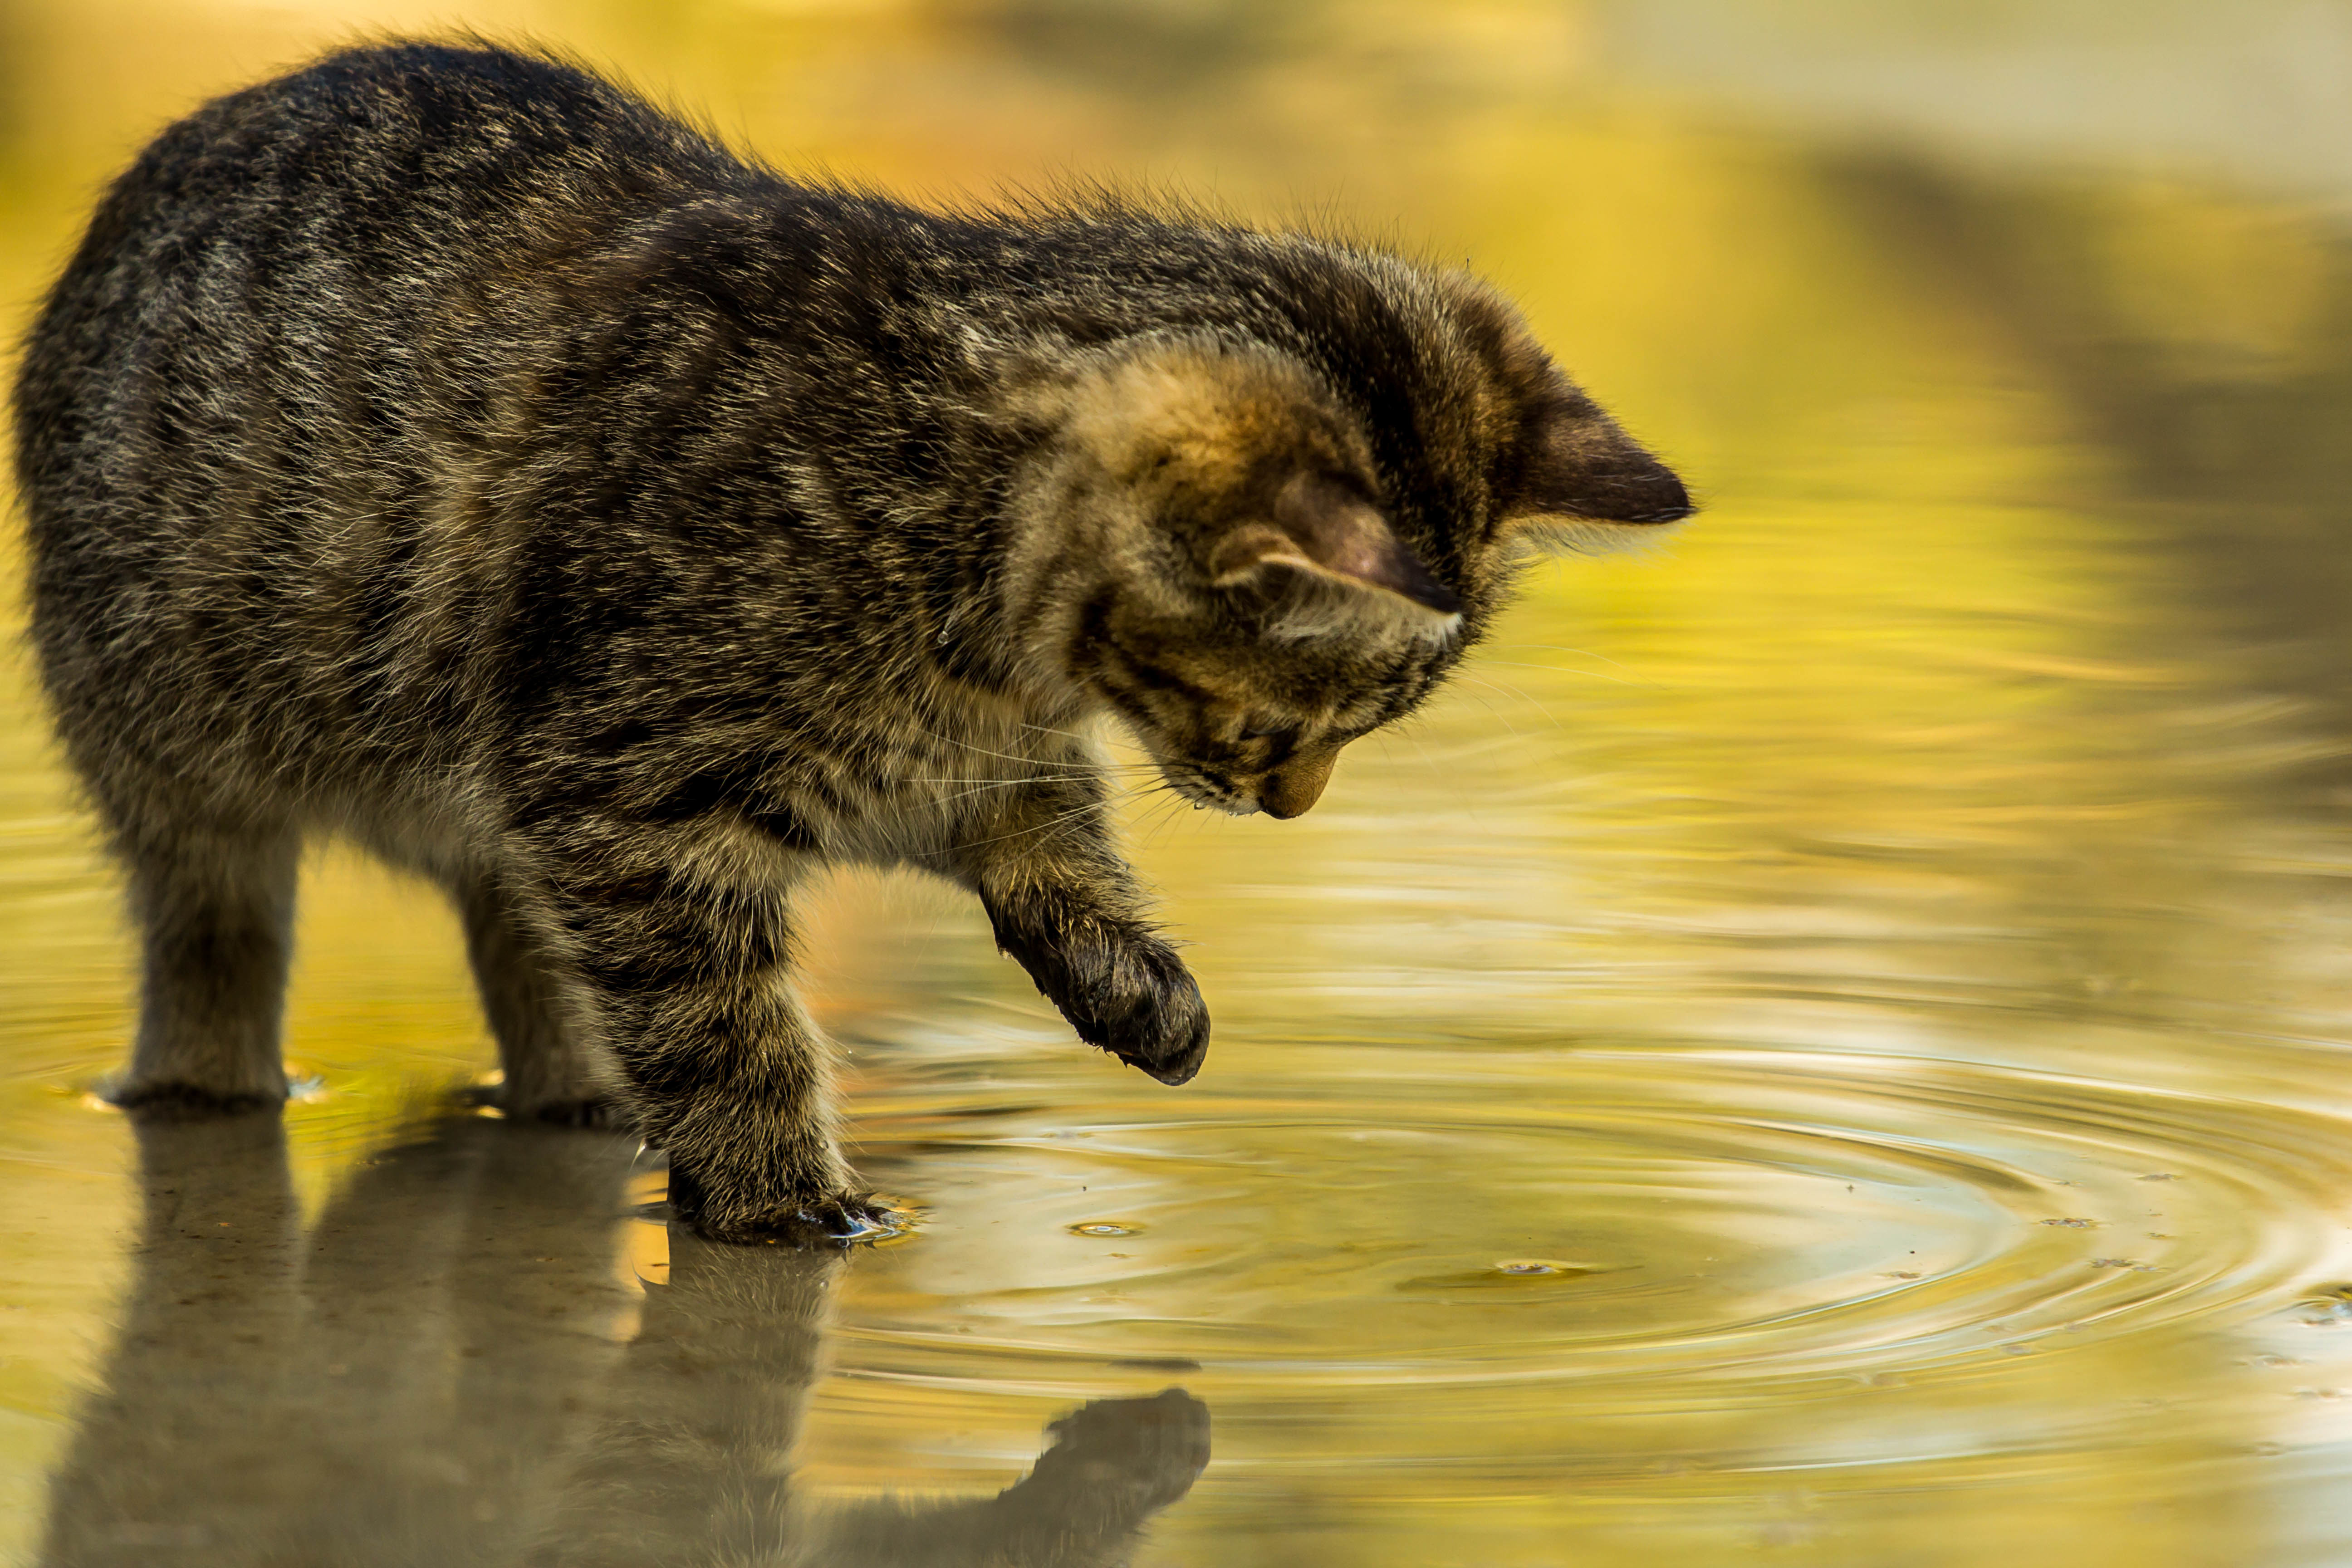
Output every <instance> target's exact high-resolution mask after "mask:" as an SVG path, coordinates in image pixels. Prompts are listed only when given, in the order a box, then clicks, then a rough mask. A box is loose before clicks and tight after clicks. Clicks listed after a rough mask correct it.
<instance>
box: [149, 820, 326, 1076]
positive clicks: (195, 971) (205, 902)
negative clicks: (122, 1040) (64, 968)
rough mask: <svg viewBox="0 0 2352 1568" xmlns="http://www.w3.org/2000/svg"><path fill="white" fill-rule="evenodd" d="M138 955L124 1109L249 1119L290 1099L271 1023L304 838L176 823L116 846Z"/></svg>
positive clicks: (269, 830)
mask: <svg viewBox="0 0 2352 1568" xmlns="http://www.w3.org/2000/svg"><path fill="white" fill-rule="evenodd" d="M118 847H119V848H120V849H121V854H122V857H123V859H124V860H125V862H126V863H127V864H128V866H129V868H130V872H131V913H132V915H133V917H134V918H135V919H136V920H137V921H138V922H139V927H140V932H141V935H142V939H143V943H144V949H145V952H144V959H145V963H144V979H143V982H142V987H141V993H140V1005H139V1037H138V1042H137V1044H136V1045H135V1046H134V1047H132V1050H131V1071H130V1073H129V1075H128V1076H127V1077H126V1078H125V1079H123V1080H122V1082H121V1085H120V1087H119V1088H118V1089H116V1091H115V1099H116V1100H117V1101H118V1102H119V1103H121V1104H122V1105H126V1106H161V1107H168V1108H176V1109H180V1110H199V1111H201V1110H217V1111H226V1110H257V1109H261V1108H264V1107H268V1106H275V1105H277V1104H278V1103H279V1102H280V1101H282V1100H285V1098H286V1068H285V1064H284V1063H283V1061H282V1060H281V1059H280V1058H279V1055H278V1021H279V1016H280V1014H281V1012H282V1011H283V1008H284V1005H285V994H286V968H287V963H288V961H289V959H290V957H291V956H292V952H293V928H294V878H295V868H296V863H297V861H298V860H299V857H300V854H301V847H302V846H301V837H300V836H299V834H298V833H296V832H295V831H294V829H293V828H291V827H290V826H284V825H282V824H268V825H262V824H251V823H238V824H233V825H224V824H217V823H207V824H204V825H201V826H200V825H196V824H193V823H178V824H167V825H164V826H163V830H161V831H144V830H142V831H141V832H139V833H137V834H136V835H132V834H124V835H122V836H121V838H120V839H119V840H118Z"/></svg>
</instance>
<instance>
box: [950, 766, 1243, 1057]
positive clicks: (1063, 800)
mask: <svg viewBox="0 0 2352 1568" xmlns="http://www.w3.org/2000/svg"><path fill="white" fill-rule="evenodd" d="M951 864H952V866H953V868H954V871H955V874H956V875H957V877H958V879H960V880H961V881H962V882H963V883H964V885H965V886H967V887H969V888H971V889H972V891H974V892H976V893H978V894H979V895H980V900H981V902H982V905H984V906H985V907H986V908H987V910H988V918H989V920H990V921H991V922H992V923H993V924H994V926H995V928H996V945H997V946H998V947H999V948H1000V949H1002V950H1003V952H1005V953H1007V954H1009V955H1010V956H1011V957H1012V958H1013V959H1014V960H1015V961H1017V962H1018V963H1020V965H1021V967H1022V968H1024V969H1025V970H1027V971H1028V972H1029V978H1030V979H1032V980H1034V981H1035V982H1036V983H1037V989H1038V990H1039V991H1041V992H1043V993H1044V994H1045V997H1046V999H1047V1000H1048V1001H1050V1002H1052V1003H1053V1004H1054V1005H1055V1006H1056V1007H1058V1008H1060V1009H1061V1012H1062V1016H1063V1017H1065V1018H1067V1019H1068V1020H1069V1021H1070V1026H1071V1027H1072V1028H1074V1029H1076V1031H1077V1032H1078V1038H1080V1039H1082V1040H1084V1041H1086V1042H1087V1044H1088V1045H1090V1046H1099V1047H1102V1048H1103V1049H1104V1050H1107V1051H1108V1052H1110V1053H1111V1054H1112V1055H1113V1056H1115V1057H1117V1058H1118V1059H1119V1060H1121V1061H1123V1062H1125V1063H1127V1064H1128V1065H1129V1066H1130V1067H1137V1068H1142V1069H1143V1070H1144V1071H1145V1072H1147V1073H1150V1075H1151V1076H1152V1077H1153V1078H1156V1079H1159V1080H1160V1082H1161V1083H1169V1084H1176V1083H1183V1082H1186V1081H1188V1080H1189V1079H1191V1078H1192V1075H1193V1074H1194V1073H1197V1072H1199V1071H1200V1070H1201V1062H1202V1058H1205V1057H1206V1056H1207V1055H1208V1053H1209V1010H1208V1008H1207V1006H1205V1005H1203V1004H1202V1001H1201V988H1200V987H1199V986H1198V985H1196V984H1193V981H1192V975H1191V973H1188V972H1187V971H1186V970H1185V968H1184V961H1183V960H1182V959H1180V958H1178V957H1177V956H1176V950H1175V949H1174V948H1172V947H1171V946H1170V945H1169V944H1168V943H1167V942H1164V941H1162V940H1161V939H1160V936H1159V934H1158V933H1157V932H1156V931H1153V930H1152V927H1151V924H1150V921H1148V920H1146V919H1145V918H1144V912H1143V911H1144V906H1145V900H1144V895H1143V889H1142V888H1141V886H1140V885H1139V883H1138V882H1137V880H1136V876H1135V871H1134V868H1131V867H1130V866H1129V865H1128V863H1127V862H1126V860H1125V859H1123V858H1121V857H1120V855H1119V853H1118V848H1117V847H1116V846H1115V845H1114V844H1113V843H1112V841H1111V831H1110V821H1109V812H1108V807H1107V806H1106V805H1105V804H1104V802H1103V799H1102V792H1101V787H1100V785H1099V784H1097V783H1096V782H1095V781H1094V780H1092V779H1091V778H1078V777H1066V778H1055V779H1051V780H1039V781H1037V782H1035V783H1033V784H1024V785H1022V786H1020V787H1019V789H1018V790H1017V791H1016V792H1014V793H1013V794H1011V795H1007V796H1001V797H999V798H998V799H997V800H996V801H995V802H994V803H992V809H990V810H989V811H987V812H985V813H980V814H975V815H974V817H973V818H972V820H971V822H970V823H969V824H968V825H967V826H966V829H965V832H964V834H963V836H962V838H961V842H960V843H959V844H958V845H957V847H955V848H954V850H953V851H952V854H951Z"/></svg>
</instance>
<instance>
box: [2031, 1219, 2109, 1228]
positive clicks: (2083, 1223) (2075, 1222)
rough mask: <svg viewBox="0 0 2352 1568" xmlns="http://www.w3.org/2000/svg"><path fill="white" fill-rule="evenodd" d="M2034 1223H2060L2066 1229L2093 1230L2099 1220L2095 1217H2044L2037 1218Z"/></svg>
mask: <svg viewBox="0 0 2352 1568" xmlns="http://www.w3.org/2000/svg"><path fill="white" fill-rule="evenodd" d="M2034 1223H2035V1224H2037V1225H2061V1226H2065V1227H2066V1228H2067V1229H2068V1230H2095V1229H2096V1228H2097V1227H2098V1224H2099V1222H2098V1221H2097V1220H2095V1219H2045V1220H2037V1221H2035V1222H2034Z"/></svg>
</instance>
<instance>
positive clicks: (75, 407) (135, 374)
mask: <svg viewBox="0 0 2352 1568" xmlns="http://www.w3.org/2000/svg"><path fill="white" fill-rule="evenodd" d="M748 174H749V172H748V171H746V170H745V169H744V168H743V167H742V166H741V165H740V163H737V162H736V161H735V160H734V159H733V158H732V157H731V156H730V154H728V153H726V152H725V151H724V150H723V149H721V148H719V146H717V145H716V144H715V143H714V142H711V141H709V140H708V139H707V138H705V137H703V136H701V135H699V134H698V133H697V132H694V131H693V130H692V129H691V128H690V127H688V126H686V125H684V124H682V123H680V122H679V121H676V120H674V119H671V118H670V117H668V116H667V115H664V114H662V113H660V112H658V111H656V110H653V109H652V108H650V107H649V106H647V105H646V104H645V103H644V102H643V101H642V100H638V99H636V98H634V97H632V96H631V95H629V94H627V93H625V92H624V91H622V90H620V89H616V88H614V87H613V86H612V85H610V84H609V83H607V82H604V81H603V80H601V79H598V78H596V77H594V76H593V75H591V74H589V73H588V72H586V71H583V70H581V69H578V68H574V67H572V66H570V65H568V64H565V63H563V62H562V61H559V60H555V59H551V58H543V57H540V56H535V55H530V54H522V53H518V52H514V51H509V50H504V49H496V48H488V47H459V46H454V45H445V44H431V43H404V44H396V45H385V46H382V47H368V48H360V49H352V50H349V51H346V52H344V53H341V54H339V55H335V56H331V57H330V58H326V59H324V60H321V61H320V62H319V63H317V64H315V65H313V66H311V67H310V68H307V69H304V70H301V71H298V72H296V73H294V74H292V75H289V76H285V77H281V78H278V79H275V80H271V81H268V82H264V83H261V84H259V85H257V86H255V87H252V88H249V89H246V90H244V91H241V92H236V93H233V94H230V95H228V96H226V97H224V98H220V99H216V100H213V101H212V102H210V103H207V104H205V106H203V107H202V108H201V109H199V110H196V111H195V112H194V113H193V114H190V115H189V116H187V117H186V118H185V119H184V120H181V121H178V122H176V123H175V124H173V125H172V126H171V127H169V128H168V129H166V130H165V131H164V132H163V133H162V134H160V135H158V136H157V137H156V138H155V140H154V141H153V142H151V143H150V144H149V145H148V146H147V148H146V149H145V150H144V151H143V152H142V154H141V155H140V157H139V158H138V160H137V161H136V162H135V163H133V164H132V165H131V167H130V168H129V169H128V170H126V171H125V172H124V174H122V175H121V178H119V179H118V180H117V181H116V182H115V183H114V184H113V185H112V186H111V187H110V189H109V191H108V192H107V194H106V196H105V198H104V199H103V200H102V201H101V203H100V205H99V208H98V210H97V213H96V214H95V216H93V218H92V220H91V223H90V226H89V230H88V232H87V234H86V235H85V237H84V238H83V241H82V244H81V246H80V247H79V250H78V251H77V252H76V253H75V255H74V257H73V258H72V259H71V260H70V261H69V262H68V264H67V267H66V268H65V271H64V273H63V274H62V276H61V277H60V278H59V279H58V283H57V286H56V287H55V289H53V290H52V291H51V293H50V296H49V298H48V300H47V305H46V308H45V309H44V310H43V311H42V312H41V315H40V317H39V319H38V320H37V322H36V324H35V326H34V329H33V331H32V333H31V334H30V337H29V339H28V341H27V343H26V355H25V360H24V370H23V373H22V376H21V378H20V381H19V384H18V386H17V389H16V390H17V395H16V418H17V437H18V443H19V459H20V465H21V467H22V468H23V470H24V475H23V477H24V479H26V488H27V489H28V490H29V491H31V492H33V499H34V500H35V501H36V503H38V501H39V500H40V499H41V494H42V491H43V489H44V487H45V481H48V480H50V479H57V478H59V477H61V476H60V475H59V471H58V470H59V468H60V466H61V465H64V464H68V463H69V462H71V460H72V459H73V458H74V457H75V455H76V448H77V447H79V445H80V444H81V443H83V442H86V441H88V440H90V439H92V438H100V439H110V440H112V441H114V442H116V443H118V444H121V443H125V442H129V443H131V444H133V445H134V446H135V443H136V439H137V437H138V436H139V434H140V430H141V427H142V425H152V422H153V418H154V415H155V413H156V410H157V409H158V408H159V406H172V407H183V406H184V407H185V408H187V409H189V410H191V411H197V412H202V411H205V410H207V409H211V408H214V407H216V406H217V405H220V404H221V403H222V402H223V400H224V399H226V398H230V397H231V396H232V395H233V393H234V392H235V386H234V385H233V384H236V383H240V382H242V383H243V384H245V385H246V386H247V388H249V389H252V390H256V391H259V392H263V393H294V392H297V391H299V387H300V384H302V383H303V382H305V381H306V380H311V381H315V380H318V379H321V378H325V377H328V376H331V375H334V374H343V375H346V376H349V375H350V374H352V372H353V370H354V369H356V368H359V367H358V365H357V364H356V363H355V362H354V361H352V359H351V358H350V357H349V356H350V355H352V354H354V353H358V354H362V355H366V356H369V359H370V361H371V362H380V361H382V360H383V359H384V358H387V357H388V358H389V359H390V360H391V361H393V362H394V363H397V362H398V361H400V360H402V359H404V357H406V353H407V350H408V348H409V347H410V345H409V343H408V342H404V334H408V333H413V331H414V328H415V320H414V318H415V313H416V312H417V311H419V310H423V309H425V308H428V307H429V306H430V305H432V304H436V303H442V302H446V300H447V299H448V298H449V297H450V296H451V295H452V293H453V292H454V293H458V294H464V293H468V292H471V293H476V294H478V293H480V292H482V291H483V290H484V289H486V288H487V287H489V286H491V285H492V284H493V283H494V281H495V280H496V279H499V278H500V277H504V278H507V279H512V278H514V277H516V276H517V275H519V274H521V273H524V272H527V271H528V270H529V269H530V263H531V261H532V260H533V259H543V258H546V256H547V255H548V254H549V253H550V252H551V251H553V250H557V249H560V248H562V247H564V246H566V245H567V244H568V245H572V246H578V245H584V244H593V243H594V241H595V240H596V238H597V237H599V236H600V235H603V234H609V233H611V232H614V231H617V230H619V229H622V228H625V226H627V225H629V224H630V223H631V222H633V221H637V220H639V219H641V218H642V217H643V216H644V215H645V214H646V212H648V211H652V210H658V209H659V208H661V207H664V206H667V205H677V204H678V203H681V202H686V201H691V200H694V199H696V197H697V196H698V195H702V194H704V193H707V192H709V191H711V190H714V189H719V188H723V187H725V186H726V185H727V184H730V183H731V182H736V181H740V180H741V179H743V178H745V177H747V176H748ZM372 331H373V332H376V333H380V334H382V336H381V337H380V339H378V340H376V341H371V340H370V336H369V334H370V333H371V332H372ZM338 356H342V357H341V360H340V363H338ZM250 423H251V422H250V421H247V424H248V425H249V424H250ZM175 434H176V435H177V436H179V437H187V436H190V435H197V436H201V435H202V434H203V432H202V431H201V429H199V430H195V431H191V430H188V429H185V428H176V429H175ZM35 510H36V517H35V523H36V531H37V537H38V531H39V528H40V524H41V521H42V513H43V512H44V511H46V510H47V509H46V508H43V507H41V506H40V505H38V504H36V508H35Z"/></svg>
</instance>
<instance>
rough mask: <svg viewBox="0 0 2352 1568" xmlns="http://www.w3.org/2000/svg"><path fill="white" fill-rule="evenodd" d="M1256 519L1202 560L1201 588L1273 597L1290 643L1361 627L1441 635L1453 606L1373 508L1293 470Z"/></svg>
mask: <svg viewBox="0 0 2352 1568" xmlns="http://www.w3.org/2000/svg"><path fill="white" fill-rule="evenodd" d="M1208 566H1209V577H1210V581H1211V582H1212V583H1213V584H1215V585H1216V586H1217V587H1220V588H1242V587H1254V588H1257V589H1259V590H1261V591H1268V592H1272V593H1275V594H1277V595H1282V596H1283V597H1284V598H1285V599H1286V600H1287V601H1289V602H1288V603H1287V604H1286V614H1285V616H1283V618H1282V621H1281V623H1280V624H1281V625H1283V626H1285V627H1286V629H1287V630H1288V631H1289V632H1290V633H1291V634H1292V635H1313V634H1315V633H1317V632H1331V631H1339V630H1342V629H1345V628H1347V627H1349V626H1361V625H1363V624H1365V623H1368V622H1370V623H1381V622H1385V623H1387V624H1388V625H1389V626H1391V627H1392V628H1393V629H1395V630H1399V631H1404V632H1408V633H1412V634H1416V635H1420V636H1424V637H1443V636H1444V635H1446V634H1447V633H1449V632H1451V631H1452V630H1453V629H1454V626H1455V625H1456V624H1457V623H1458V622H1459V621H1460V620H1461V618H1462V601H1461V600H1460V598H1458V597H1457V596H1456V595H1454V591H1453V590H1452V589H1450V588H1448V587H1446V586H1445V584H1443V583H1440V582H1439V581H1437V579H1436V578H1434V577H1433V576H1431V575H1430V573H1429V568H1428V567H1426V566H1424V565H1423V564H1422V562H1421V558H1420V557H1418V556H1416V555H1415V554H1414V553H1413V552H1412V550H1411V549H1410V548H1409V547H1408V546H1407V545H1406V544H1405V543H1404V542H1403V541H1402V540H1400V539H1399V538H1397V536H1396V533H1395V531H1393V530H1392V529H1391V528H1390V527H1389V525H1388V521H1387V519H1385V518H1383V517H1382V516H1381V513H1380V510H1379V509H1378V508H1377V507H1374V506H1373V505H1372V504H1371V503H1370V501H1368V500H1365V499H1364V498H1363V497H1362V495H1360V493H1358V491H1357V490H1356V489H1355V487H1354V486H1352V485H1350V484H1349V483H1348V481H1346V480H1345V479H1339V478H1337V477H1335V476H1333V475H1329V474H1325V473H1319V472H1316V471H1314V470H1311V469H1302V470H1300V471H1298V472H1296V473H1294V474H1292V475H1291V476H1289V478H1287V479H1285V480H1283V481H1282V483H1281V485H1280V487H1279V488H1278V489H1276V490H1275V492H1274V494H1273V496H1272V498H1271V500H1270V502H1269V504H1268V505H1267V506H1266V507H1265V516H1264V517H1263V518H1258V519H1252V520H1249V521H1243V522H1240V523H1238V524H1237V525H1236V526H1235V527H1234V529H1233V530H1232V531H1230V532H1228V533H1227V534H1226V535H1225V536H1224V537H1223V539H1222V540H1220V541H1218V542H1217V544H1216V546H1215V548H1214V549H1213V551H1212V552H1210V555H1209V561H1208Z"/></svg>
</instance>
